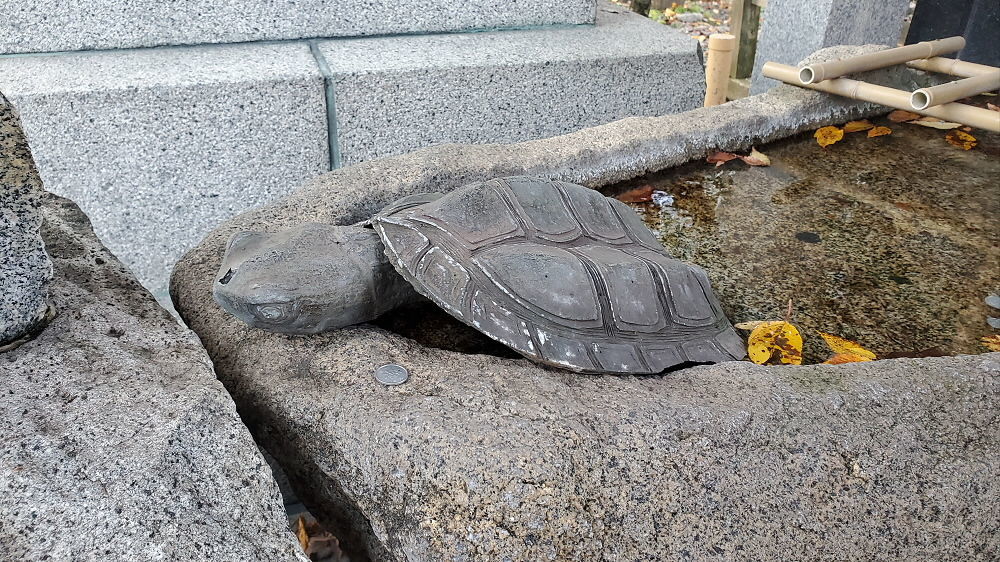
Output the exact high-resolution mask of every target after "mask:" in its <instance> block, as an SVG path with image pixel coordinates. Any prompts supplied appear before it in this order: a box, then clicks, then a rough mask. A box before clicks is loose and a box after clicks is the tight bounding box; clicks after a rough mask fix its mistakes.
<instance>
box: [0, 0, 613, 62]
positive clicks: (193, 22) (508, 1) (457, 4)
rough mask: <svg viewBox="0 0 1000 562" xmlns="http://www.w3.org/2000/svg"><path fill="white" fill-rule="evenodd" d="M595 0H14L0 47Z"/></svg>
mask: <svg viewBox="0 0 1000 562" xmlns="http://www.w3.org/2000/svg"><path fill="white" fill-rule="evenodd" d="M593 21H594V0H503V1H501V2H497V1H495V0H408V1H407V2H406V3H402V4H401V3H393V2H387V1H385V0H374V1H373V0H299V1H296V2H289V1H284V0H245V1H243V2H218V1H214V0H186V1H184V2H161V1H159V0H130V1H129V2H120V1H118V0H89V1H86V2H81V1H78V0H76V1H70V2H66V1H62V0H11V1H9V2H6V3H5V4H4V18H3V19H2V20H0V53H28V52H41V51H77V50H86V49H121V48H129V47H152V46H157V45H192V44H202V43H234V42H246V41H259V40H269V39H302V38H312V37H354V36H360V35H388V34H399V33H433V32H442V31H464V30H478V29H498V28H501V29H502V28H517V27H526V26H543V25H573V24H588V23H593Z"/></svg>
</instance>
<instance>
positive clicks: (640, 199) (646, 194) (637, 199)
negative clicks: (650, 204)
mask: <svg viewBox="0 0 1000 562" xmlns="http://www.w3.org/2000/svg"><path fill="white" fill-rule="evenodd" d="M615 199H617V200H619V201H621V202H622V203H645V202H647V201H652V200H653V186H651V185H648V184H647V185H641V186H639V187H637V188H635V189H630V190H628V191H626V192H625V193H621V194H619V195H618V196H616V197H615Z"/></svg>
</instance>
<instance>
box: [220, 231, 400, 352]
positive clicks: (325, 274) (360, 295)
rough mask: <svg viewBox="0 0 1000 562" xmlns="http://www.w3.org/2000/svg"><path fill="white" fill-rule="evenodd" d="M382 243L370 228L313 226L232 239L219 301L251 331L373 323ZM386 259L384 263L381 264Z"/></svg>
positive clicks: (309, 330)
mask: <svg viewBox="0 0 1000 562" xmlns="http://www.w3.org/2000/svg"><path fill="white" fill-rule="evenodd" d="M382 249H383V247H382V243H381V241H380V240H379V239H378V236H377V235H376V234H375V233H374V232H372V231H371V230H370V229H365V228H359V227H350V226H330V225H323V224H315V223H308V224H304V225H301V226H297V227H294V228H290V229H288V230H283V231H281V232H275V233H265V232H239V233H237V234H235V235H233V236H232V238H230V240H229V243H228V244H227V245H226V254H225V256H224V257H223V259H222V265H221V267H220V268H219V273H218V275H216V278H215V283H214V284H213V290H212V293H213V296H214V297H215V300H216V302H218V303H219V305H221V306H222V308H223V309H225V310H226V311H227V312H229V313H230V314H232V315H234V316H236V317H237V318H239V319H240V320H242V321H244V322H246V323H247V324H249V325H250V326H253V327H256V328H260V329H262V330H266V331H269V332H283V333H290V334H315V333H317V332H322V331H325V330H330V329H334V328H340V327H343V326H349V325H351V324H357V323H359V322H366V321H368V320H371V319H372V318H374V316H375V314H374V310H375V306H374V302H373V301H374V294H373V289H374V283H375V273H376V268H377V267H378V265H379V258H380V257H381V253H382ZM382 260H383V261H384V258H382Z"/></svg>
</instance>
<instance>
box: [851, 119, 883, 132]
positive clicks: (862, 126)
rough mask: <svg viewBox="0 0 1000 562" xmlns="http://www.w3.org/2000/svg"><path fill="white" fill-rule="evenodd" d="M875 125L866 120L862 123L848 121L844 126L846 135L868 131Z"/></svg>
mask: <svg viewBox="0 0 1000 562" xmlns="http://www.w3.org/2000/svg"><path fill="white" fill-rule="evenodd" d="M874 126H875V125H873V124H872V122H871V121H869V120H867V119H864V120H862V121H848V122H847V123H846V124H844V132H845V133H857V132H858V131H867V130H868V129H871V128H872V127H874Z"/></svg>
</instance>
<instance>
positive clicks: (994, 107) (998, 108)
mask: <svg viewBox="0 0 1000 562" xmlns="http://www.w3.org/2000/svg"><path fill="white" fill-rule="evenodd" d="M986 109H992V110H993V111H1000V106H998V105H993V104H992V103H990V102H986Z"/></svg>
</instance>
